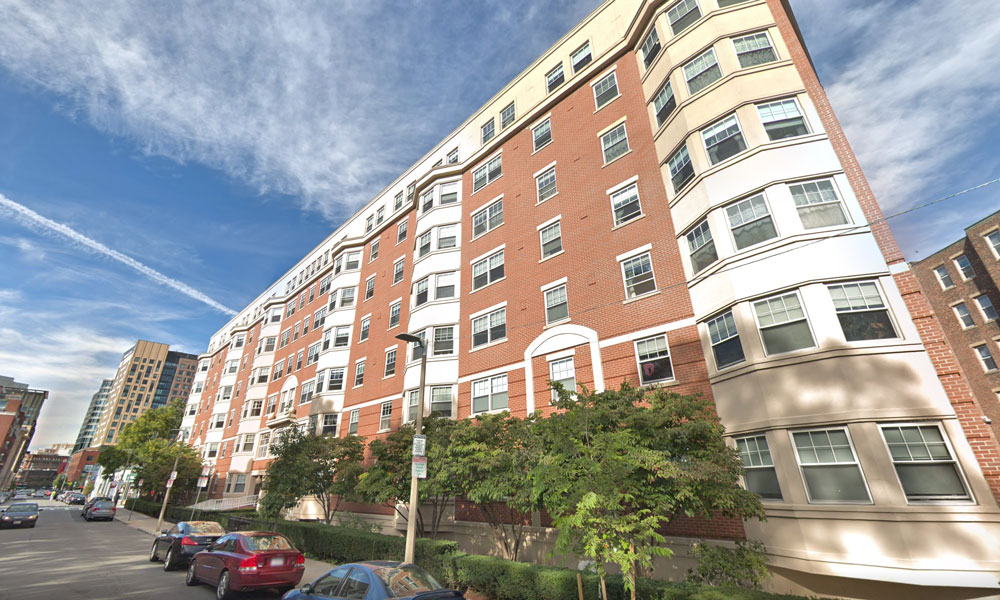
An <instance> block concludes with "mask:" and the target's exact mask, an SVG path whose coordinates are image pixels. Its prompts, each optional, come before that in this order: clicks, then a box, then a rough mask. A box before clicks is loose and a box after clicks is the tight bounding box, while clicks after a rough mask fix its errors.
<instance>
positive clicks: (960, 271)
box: [951, 254, 976, 281]
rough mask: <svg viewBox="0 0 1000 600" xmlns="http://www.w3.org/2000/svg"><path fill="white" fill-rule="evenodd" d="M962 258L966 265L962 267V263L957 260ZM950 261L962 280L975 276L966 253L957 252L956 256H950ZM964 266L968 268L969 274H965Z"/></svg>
mask: <svg viewBox="0 0 1000 600" xmlns="http://www.w3.org/2000/svg"><path fill="white" fill-rule="evenodd" d="M963 258H964V259H965V262H966V267H962V264H961V263H960V262H959V260H961V259H963ZM951 262H952V263H954V265H955V268H956V269H958V275H959V276H960V277H961V278H962V281H969V280H970V279H974V278H975V277H976V269H975V267H973V266H972V261H971V260H969V257H968V255H966V254H959V255H958V256H956V257H954V258H952V259H951ZM966 268H968V270H969V271H970V272H971V273H972V274H971V275H966V274H965V269H966Z"/></svg>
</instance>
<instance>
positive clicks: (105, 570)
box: [0, 500, 331, 600]
mask: <svg viewBox="0 0 1000 600" xmlns="http://www.w3.org/2000/svg"><path fill="white" fill-rule="evenodd" d="M31 501H32V502H34V501H35V500H31ZM37 502H38V505H39V509H40V514H39V517H38V523H37V525H36V526H35V527H34V528H31V529H0V600H15V599H16V600H35V599H37V600H42V599H45V600H50V599H52V598H60V599H68V600H104V599H108V600H111V599H118V598H129V599H132V598H136V599H138V598H141V599H143V600H160V599H162V600H175V599H180V598H184V599H187V598H191V599H199V600H211V598H214V597H215V590H214V589H213V588H212V587H210V586H208V585H202V586H198V587H193V588H192V587H187V586H185V585H184V571H183V570H180V571H169V572H166V571H164V570H163V565H162V563H150V562H149V550H150V546H151V545H152V543H153V538H152V536H151V533H149V532H151V531H152V530H153V529H155V527H156V520H155V519H151V518H149V517H146V516H145V515H140V514H138V513H136V514H134V515H133V516H132V521H131V522H128V523H126V522H122V521H118V520H115V521H110V522H109V521H92V522H89V523H88V522H86V521H84V520H83V518H82V517H81V516H80V507H79V506H67V505H65V504H63V503H61V502H54V501H51V500H38V501H37ZM118 515H119V516H120V517H121V518H122V519H126V518H127V517H128V512H127V511H124V510H123V509H122V508H121V507H119V508H118ZM168 526H169V524H168ZM330 568H331V565H328V564H326V563H322V562H319V561H314V560H309V559H306V573H305V575H304V577H303V578H302V583H307V582H310V581H313V580H314V579H316V578H318V577H319V576H320V575H322V574H323V573H325V572H326V571H327V570H328V569H330ZM243 597H244V598H247V599H248V600H250V599H257V598H260V599H277V598H278V595H277V594H276V593H275V592H271V591H264V592H257V593H253V594H245V595H243Z"/></svg>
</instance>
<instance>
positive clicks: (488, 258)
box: [470, 247, 507, 293]
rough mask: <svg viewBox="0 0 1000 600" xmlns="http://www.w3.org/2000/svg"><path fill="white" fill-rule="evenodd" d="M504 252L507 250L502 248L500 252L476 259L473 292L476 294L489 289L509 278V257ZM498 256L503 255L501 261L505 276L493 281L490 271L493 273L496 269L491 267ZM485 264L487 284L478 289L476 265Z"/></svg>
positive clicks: (473, 273) (492, 252)
mask: <svg viewBox="0 0 1000 600" xmlns="http://www.w3.org/2000/svg"><path fill="white" fill-rule="evenodd" d="M504 250H505V249H504V247H500V248H499V249H498V250H495V251H491V252H490V253H489V254H487V255H486V256H484V257H482V258H481V259H476V260H473V261H472V292H476V291H479V290H481V289H484V288H487V287H489V286H491V285H493V284H494V283H497V282H500V281H503V280H504V279H506V278H507V256H506V254H505V253H504ZM497 255H501V260H502V261H503V262H502V264H503V268H504V270H503V275H502V276H501V277H498V278H496V279H493V280H491V279H490V271H492V270H493V269H494V268H496V267H491V266H490V265H491V263H492V262H493V257H495V256H497ZM484 262H485V263H486V283H485V284H483V285H481V286H479V287H476V274H475V271H476V265H479V264H482V263H484ZM470 293H471V292H470Z"/></svg>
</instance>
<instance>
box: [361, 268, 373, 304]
mask: <svg viewBox="0 0 1000 600" xmlns="http://www.w3.org/2000/svg"><path fill="white" fill-rule="evenodd" d="M374 297H375V276H374V275H371V276H369V277H368V278H367V279H365V297H364V300H362V302H368V301H369V300H371V299H372V298H374Z"/></svg>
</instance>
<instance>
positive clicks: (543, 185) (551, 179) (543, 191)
mask: <svg viewBox="0 0 1000 600" xmlns="http://www.w3.org/2000/svg"><path fill="white" fill-rule="evenodd" d="M535 184H536V187H537V189H538V201H539V202H544V201H546V200H548V199H549V198H551V197H552V196H555V195H556V192H557V191H558V189H557V188H556V168H555V167H552V168H551V169H549V170H548V171H545V172H544V173H542V174H541V175H539V176H538V179H536V180H535Z"/></svg>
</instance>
